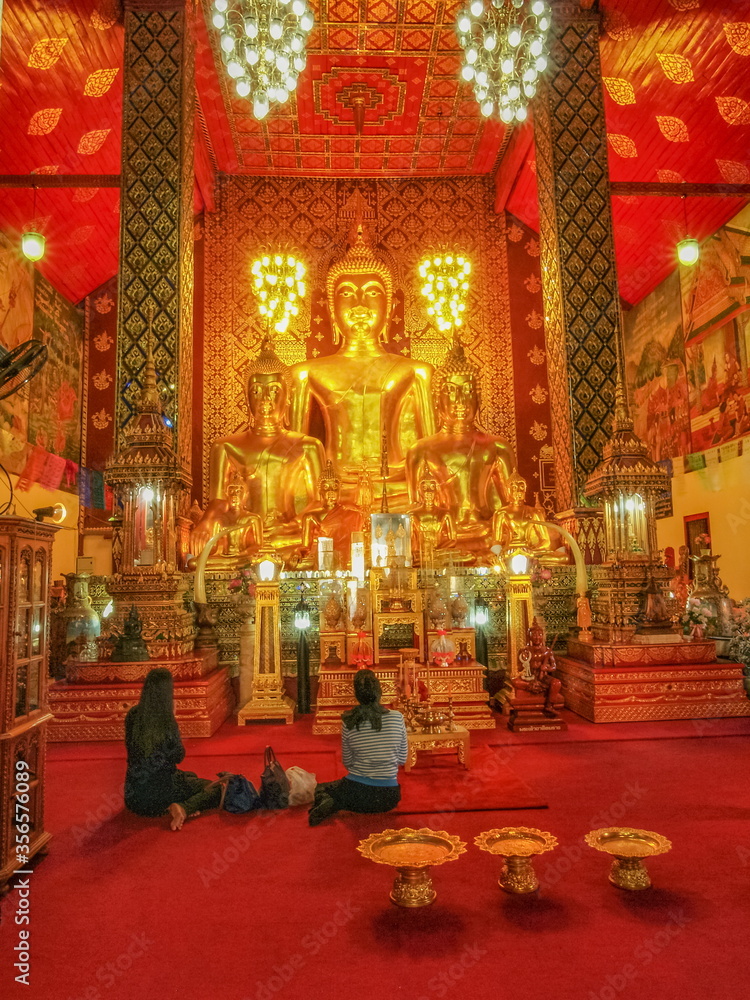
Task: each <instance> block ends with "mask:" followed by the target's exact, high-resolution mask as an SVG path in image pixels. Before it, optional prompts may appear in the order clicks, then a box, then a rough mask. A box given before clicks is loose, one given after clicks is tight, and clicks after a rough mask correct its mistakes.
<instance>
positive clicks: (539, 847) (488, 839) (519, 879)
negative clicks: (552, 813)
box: [474, 826, 557, 893]
mask: <svg viewBox="0 0 750 1000" xmlns="http://www.w3.org/2000/svg"><path fill="white" fill-rule="evenodd" d="M474 843H475V844H476V845H477V847H478V848H479V849H480V850H482V851H487V852H488V853H490V854H497V855H499V856H500V857H502V858H504V859H505V864H504V865H503V868H502V870H501V872H500V878H499V879H498V883H499V884H500V887H501V888H502V889H504V890H505V891H506V892H512V893H526V892H535V891H536V890H537V889H538V888H539V881H538V880H537V877H536V872H535V871H534V868H533V866H532V863H531V859H532V858H533V857H534V855H536V854H543V853H544V852H545V851H551V850H553V848H555V847H557V838H556V837H553V836H552V834H551V833H545V832H544V831H543V830H537V829H535V828H534V827H530V826H505V827H502V828H501V829H494V830H485V832H484V833H480V834H479V836H478V837H475V839H474Z"/></svg>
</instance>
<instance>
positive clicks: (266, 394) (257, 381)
mask: <svg viewBox="0 0 750 1000" xmlns="http://www.w3.org/2000/svg"><path fill="white" fill-rule="evenodd" d="M248 374H249V378H248V387H247V399H248V411H249V417H250V426H249V427H248V429H247V430H244V431H241V432H240V433H239V434H232V435H230V436H229V437H225V438H219V439H218V440H217V441H215V442H214V444H213V445H212V447H211V456H210V464H209V490H210V496H211V499H210V502H209V504H208V506H207V508H206V512H205V514H204V515H203V517H202V518H201V520H200V521H199V522H198V523H197V524H196V526H195V528H194V529H193V533H192V538H191V547H192V549H193V552H194V553H195V554H196V555H197V554H198V553H200V551H201V550H202V549H203V547H204V545H205V544H206V543H207V542H208V540H209V539H210V538H211V537H212V536H213V535H214V534H216V532H217V531H219V530H220V529H222V528H226V527H230V526H232V525H240V526H242V525H245V524H247V526H248V532H247V534H246V538H247V541H248V543H250V542H252V547H257V545H259V544H260V543H261V542H262V543H263V545H265V546H269V545H270V546H272V547H273V548H274V549H276V550H277V551H278V552H279V554H280V555H281V556H282V557H283V558H285V559H294V558H296V555H297V552H298V550H299V547H300V545H301V543H302V534H301V525H300V517H299V515H300V514H301V512H302V511H303V510H305V509H306V508H307V507H309V505H310V504H311V503H313V502H315V501H316V498H317V491H318V482H319V480H320V477H321V475H322V472H323V465H324V462H325V456H324V453H323V446H322V445H321V443H320V441H318V440H316V439H315V438H312V437H308V436H307V435H305V434H299V433H297V432H296V431H291V430H288V429H287V426H286V424H287V410H288V403H289V395H290V389H291V384H292V380H291V371H290V369H289V368H288V366H287V365H285V364H284V363H283V362H282V361H281V360H280V359H279V358H278V357H277V356H276V355H275V354H274V353H273V351H271V350H270V349H269V348H268V347H267V346H266V345H265V344H264V346H263V347H262V348H261V351H260V354H259V355H258V357H257V358H255V360H254V361H252V362H251V363H250V366H249V369H248ZM238 498H240V499H239V503H240V505H241V508H242V509H239V510H238ZM258 523H259V525H260V529H261V530H260V533H261V534H262V538H257V534H258V530H257V529H255V530H253V528H254V526H255V525H256V524H258ZM238 534H241V533H239V532H238ZM233 549H234V546H232V545H231V544H230V543H229V542H228V541H227V539H226V538H222V539H221V540H220V541H219V542H218V543H217V551H216V553H215V554H214V555H213V556H212V559H211V560H210V561H209V565H210V566H214V567H215V566H216V565H217V562H219V561H220V559H221V557H222V555H223V556H225V557H227V556H232V555H234V554H235V553H234V552H233ZM238 554H242V553H238ZM245 554H248V553H247V552H246V553H245Z"/></svg>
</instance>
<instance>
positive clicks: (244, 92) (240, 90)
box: [234, 76, 252, 97]
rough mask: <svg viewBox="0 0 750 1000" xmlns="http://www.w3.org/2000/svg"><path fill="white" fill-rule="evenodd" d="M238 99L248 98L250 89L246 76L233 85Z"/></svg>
mask: <svg viewBox="0 0 750 1000" xmlns="http://www.w3.org/2000/svg"><path fill="white" fill-rule="evenodd" d="M234 87H235V90H236V91H237V96H238V97H249V96H250V91H251V90H252V87H251V86H250V81H249V80H248V78H247V77H246V76H243V77H241V78H240V79H239V80H238V81H237V83H235V85H234Z"/></svg>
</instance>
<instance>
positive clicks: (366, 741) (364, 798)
mask: <svg viewBox="0 0 750 1000" xmlns="http://www.w3.org/2000/svg"><path fill="white" fill-rule="evenodd" d="M382 693H383V692H382V690H381V687H380V681H379V680H378V678H377V677H376V676H375V674H374V673H373V672H372V670H359V671H358V672H357V673H356V674H355V675H354V694H355V696H356V698H357V701H358V702H359V704H358V705H357V706H355V708H350V709H349V710H348V711H346V712H344V714H343V715H342V716H341V718H342V720H343V723H344V725H343V727H342V730H341V757H342V760H343V762H344V767H345V768H346V769H347V771H348V774H347V776H346V777H345V778H340V779H339V780H338V781H329V782H325V783H324V784H321V785H318V786H317V787H316V789H315V801H314V803H313V806H312V808H311V809H310V813H309V822H310V826H317V825H318V823H320V822H322V820H324V819H325V818H326V817H327V816H332V815H333V813H335V812H338V811H339V810H340V809H349V810H350V811H351V812H358V813H379V812H388V811H389V810H390V809H395V808H396V806H397V805H398V804H399V802H400V801H401V786H400V785H399V783H398V766H399V764H405V763H406V755H407V743H406V725H405V724H404V717H403V715H402V714H401V713H400V712H395V711H389V710H388V709H387V708H383V706H382V705H381V704H380V698H381V696H382Z"/></svg>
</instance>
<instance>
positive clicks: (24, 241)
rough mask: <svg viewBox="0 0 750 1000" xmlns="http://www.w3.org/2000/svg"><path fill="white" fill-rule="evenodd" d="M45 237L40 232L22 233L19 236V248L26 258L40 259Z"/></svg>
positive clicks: (42, 254)
mask: <svg viewBox="0 0 750 1000" xmlns="http://www.w3.org/2000/svg"><path fill="white" fill-rule="evenodd" d="M45 243H46V240H45V238H44V237H43V236H42V234H41V233H32V232H28V233H24V234H23V235H22V236H21V250H22V251H23V255H24V257H25V258H26V259H27V260H41V259H42V257H43V256H44V245H45Z"/></svg>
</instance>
